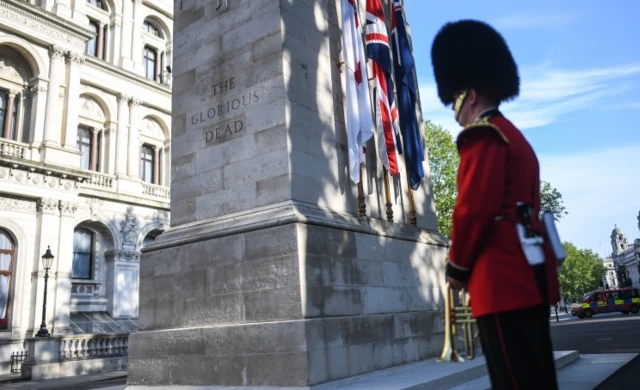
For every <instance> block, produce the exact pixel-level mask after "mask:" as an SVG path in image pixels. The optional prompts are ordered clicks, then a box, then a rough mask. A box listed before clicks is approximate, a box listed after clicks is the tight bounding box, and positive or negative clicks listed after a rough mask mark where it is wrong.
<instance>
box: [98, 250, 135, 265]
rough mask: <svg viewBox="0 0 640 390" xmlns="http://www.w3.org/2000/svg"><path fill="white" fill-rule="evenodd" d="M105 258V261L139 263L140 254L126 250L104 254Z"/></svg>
mask: <svg viewBox="0 0 640 390" xmlns="http://www.w3.org/2000/svg"><path fill="white" fill-rule="evenodd" d="M105 258H106V259H107V261H127V262H134V261H140V252H136V251H127V250H122V251H110V252H107V253H105Z"/></svg>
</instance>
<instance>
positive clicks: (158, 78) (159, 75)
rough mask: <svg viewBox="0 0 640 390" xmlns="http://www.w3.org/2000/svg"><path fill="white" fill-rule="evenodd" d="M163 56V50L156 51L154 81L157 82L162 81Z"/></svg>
mask: <svg viewBox="0 0 640 390" xmlns="http://www.w3.org/2000/svg"><path fill="white" fill-rule="evenodd" d="M163 56H164V52H163V51H158V58H157V59H156V81H157V82H159V83H162V82H164V80H163V77H162V63H163V62H164V61H163V60H162V59H163Z"/></svg>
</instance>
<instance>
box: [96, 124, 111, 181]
mask: <svg viewBox="0 0 640 390" xmlns="http://www.w3.org/2000/svg"><path fill="white" fill-rule="evenodd" d="M107 131H109V130H108V129H102V130H99V132H98V133H99V139H100V149H99V150H98V156H99V157H98V158H99V160H98V172H102V173H106V172H107V171H106V168H105V166H106V162H107V153H108V149H107V147H108V146H107V143H106V136H105V134H106V132H107Z"/></svg>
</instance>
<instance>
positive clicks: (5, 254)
mask: <svg viewBox="0 0 640 390" xmlns="http://www.w3.org/2000/svg"><path fill="white" fill-rule="evenodd" d="M14 259H15V245H14V243H13V240H12V239H11V236H9V233H7V232H6V231H4V230H2V229H0V329H6V328H8V326H9V306H10V303H11V300H10V294H11V283H12V281H13V261H14Z"/></svg>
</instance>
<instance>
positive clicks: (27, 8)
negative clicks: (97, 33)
mask: <svg viewBox="0 0 640 390" xmlns="http://www.w3.org/2000/svg"><path fill="white" fill-rule="evenodd" d="M0 17H1V19H2V24H3V25H5V26H7V27H11V26H12V25H13V26H15V25H16V24H19V25H20V27H18V26H16V27H18V28H16V30H17V31H22V30H23V29H24V27H25V26H26V27H27V28H29V29H32V30H33V31H30V32H29V33H28V35H29V36H30V37H40V39H41V40H42V41H44V42H47V43H54V42H55V41H62V42H64V43H66V44H68V45H70V46H74V47H76V48H79V49H82V50H84V45H85V42H86V41H88V40H89V39H91V38H92V37H93V36H94V33H93V32H92V31H91V30H89V29H88V28H84V27H81V26H78V25H76V24H74V23H73V22H69V21H67V20H66V19H64V18H61V17H59V16H56V15H53V14H52V13H50V12H47V11H46V10H44V9H42V8H41V7H38V6H36V5H33V4H31V3H28V2H26V1H20V0H3V1H0Z"/></svg>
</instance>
